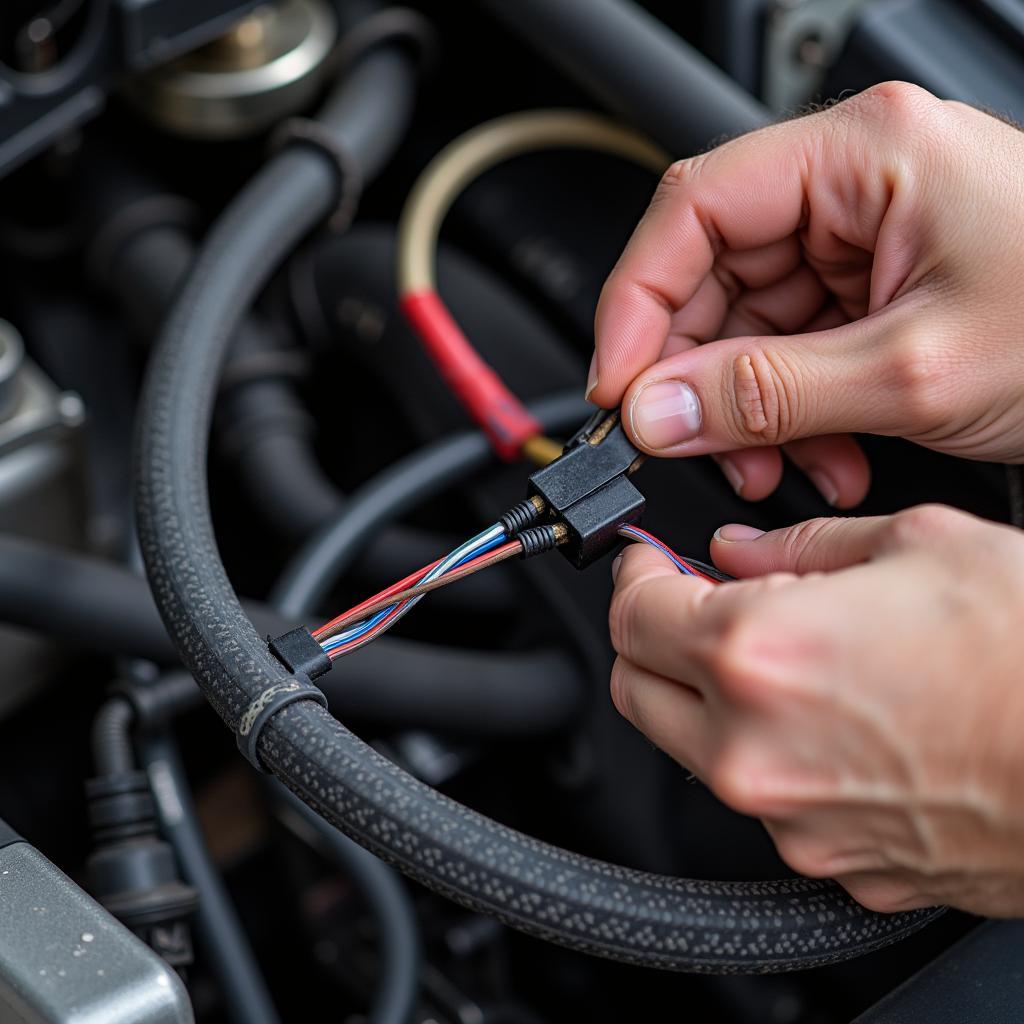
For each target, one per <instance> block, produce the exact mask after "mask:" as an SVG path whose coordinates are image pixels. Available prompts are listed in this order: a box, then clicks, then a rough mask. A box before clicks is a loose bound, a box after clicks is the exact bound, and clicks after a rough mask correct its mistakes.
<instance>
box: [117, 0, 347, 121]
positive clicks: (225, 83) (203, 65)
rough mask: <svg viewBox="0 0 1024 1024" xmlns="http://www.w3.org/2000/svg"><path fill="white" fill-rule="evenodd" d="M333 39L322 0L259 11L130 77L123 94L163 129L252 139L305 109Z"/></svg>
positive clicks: (291, 1) (294, 0)
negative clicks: (217, 35)
mask: <svg viewBox="0 0 1024 1024" xmlns="http://www.w3.org/2000/svg"><path fill="white" fill-rule="evenodd" d="M335 36H336V30H335V25H334V17H333V15H332V13H331V11H330V9H329V8H328V6H327V4H326V3H325V2H324V0H282V2H281V3H279V4H268V5H263V6H260V7H258V8H257V9H256V10H255V11H253V12H252V13H251V14H249V15H247V16H246V17H245V18H243V19H242V20H241V21H239V22H238V23H237V24H236V25H234V26H233V27H232V28H231V30H230V31H229V32H228V33H226V34H225V35H223V36H221V37H220V38H219V39H216V40H214V41H213V42H211V43H208V44H207V45H206V46H204V47H202V48H201V49H198V50H195V51H192V52H190V53H188V54H186V55H185V56H184V57H180V58H178V59H177V60H175V61H172V62H171V63H169V64H165V65H163V66H161V67H159V68H156V69H155V70H153V71H151V72H149V73H148V74H146V75H143V76H141V77H139V78H137V79H135V80H134V82H133V83H132V85H131V88H130V95H131V96H132V98H133V99H134V100H135V102H136V103H138V104H139V106H140V107H141V108H142V109H143V110H144V111H146V113H147V114H148V115H149V116H150V117H151V118H152V119H153V120H154V121H155V122H156V123H157V124H159V125H161V126H162V127H164V128H166V129H167V130H169V131H173V132H177V133H180V134H182V135H190V136H197V137H201V138H235V137H237V136H240V135H251V134H255V133H256V132H259V131H262V130H263V129H265V128H267V127H269V126H270V125H272V124H276V123H277V122H278V121H280V120H281V119H282V118H284V117H287V116H288V115H290V114H293V113H295V112H296V111H297V110H301V109H302V108H303V107H304V106H305V105H306V104H307V103H309V101H310V100H311V99H312V98H313V96H314V95H315V94H316V92H317V90H318V89H319V88H320V86H321V85H322V84H323V76H324V72H325V70H326V67H327V58H328V56H329V55H330V53H331V50H332V48H333V47H334V41H335Z"/></svg>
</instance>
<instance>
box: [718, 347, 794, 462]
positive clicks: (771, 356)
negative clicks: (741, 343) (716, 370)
mask: <svg viewBox="0 0 1024 1024" xmlns="http://www.w3.org/2000/svg"><path fill="white" fill-rule="evenodd" d="M726 382H727V383H726V392H727V394H726V395H725V407H726V408H731V410H732V413H733V423H732V426H733V435H734V436H733V438H732V440H734V441H735V442H736V443H737V445H745V444H749V443H751V442H754V443H758V444H778V443H780V442H782V441H785V440H789V439H790V438H792V437H793V436H794V435H795V433H796V428H797V425H798V424H799V421H800V416H801V415H802V414H803V411H804V410H803V406H802V402H801V388H800V382H801V376H800V372H799V368H798V367H797V366H796V365H795V364H794V363H793V362H792V360H791V359H790V357H789V356H788V355H787V354H786V353H784V352H783V351H782V350H781V349H779V348H776V347H774V346H770V345H769V346H765V347H763V348H760V349H756V350H754V351H752V352H749V353H744V354H742V355H740V356H738V357H737V358H736V359H735V360H734V362H733V365H732V367H731V371H730V372H729V373H727V374H726Z"/></svg>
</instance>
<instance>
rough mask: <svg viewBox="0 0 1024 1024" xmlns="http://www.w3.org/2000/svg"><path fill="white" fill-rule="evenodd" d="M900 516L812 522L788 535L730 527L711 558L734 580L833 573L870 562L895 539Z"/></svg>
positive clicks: (717, 535)
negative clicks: (780, 575)
mask: <svg viewBox="0 0 1024 1024" xmlns="http://www.w3.org/2000/svg"><path fill="white" fill-rule="evenodd" d="M895 518H896V517H894V516H866V517H864V518H860V519H809V520H807V521H806V522H803V523H798V524H797V525H796V526H791V527H788V528H787V529H784V530H773V531H772V532H770V533H759V532H758V531H755V530H752V529H751V527H749V526H738V525H736V524H729V525H727V526H723V527H721V528H720V529H719V530H718V531H716V533H715V536H714V538H713V539H712V541H711V557H712V558H713V559H714V562H715V565H717V566H718V567H719V568H720V569H722V570H723V571H725V572H727V573H729V574H730V575H732V576H737V577H747V576H763V575H765V574H766V573H771V572H793V573H798V574H803V573H809V572H829V571H832V570H834V569H842V568H846V567H847V566H850V565H857V564H859V563H862V562H866V561H868V560H869V559H871V558H872V557H873V556H874V555H876V554H881V553H882V552H883V551H884V550H886V548H887V547H888V546H889V545H890V544H891V542H892V539H893V528H894V527H893V520H894V519H895Z"/></svg>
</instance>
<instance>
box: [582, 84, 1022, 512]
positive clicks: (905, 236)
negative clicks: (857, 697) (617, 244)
mask: <svg viewBox="0 0 1024 1024" xmlns="http://www.w3.org/2000/svg"><path fill="white" fill-rule="evenodd" d="M1022 168H1024V133H1022V132H1020V131H1019V130H1017V129H1016V128H1013V127H1011V126H1010V125H1008V124H1006V123H1004V122H1002V121H999V120H997V119H996V118H994V117H990V116H989V115H987V114H983V113H981V112H980V111H978V110H975V109H973V108H971V107H968V106H965V105H963V104H960V103H952V102H943V101H941V100H938V99H936V98H935V97H934V96H932V95H931V94H930V93H927V92H925V91H924V90H922V89H919V88H917V87H915V86H911V85H907V84H905V83H900V82H890V83H887V84H884V85H879V86H875V87H874V88H871V89H868V90H867V91H866V92H863V93H861V94H860V95H858V96H856V97H854V98H852V99H849V100H846V101H845V102H843V103H840V104H838V105H836V106H834V107H831V108H829V109H827V110H823V111H821V112H819V113H816V114H813V115H810V116H808V117H804V118H800V119H797V120H793V121H787V122H785V123H782V124H777V125H773V126H771V127H769V128H765V129H763V130H761V131H758V132H754V133H752V134H750V135H746V136H743V137H742V138H738V139H735V140H734V141H732V142H729V143H726V144H725V145H723V146H720V147H719V148H718V149H715V150H713V151H711V152H710V153H707V154H704V155H702V156H698V157H694V158H692V159H690V160H682V161H680V162H678V163H676V164H673V165H672V167H670V168H669V170H668V171H667V172H666V174H665V176H664V178H663V180H662V182H661V184H660V186H659V187H658V190H657V192H656V193H655V196H654V198H653V199H652V201H651V205H650V208H649V209H648V211H647V213H646V215H645V216H644V218H643V220H642V221H641V223H640V225H639V227H638V228H637V229H636V232H635V233H634V235H633V238H632V239H631V241H630V242H629V245H628V246H627V248H626V251H625V253H624V254H623V256H622V258H621V259H620V261H619V263H618V265H617V266H616V267H615V269H614V270H613V271H612V273H611V276H610V277H609V278H608V281H607V283H606V284H605V287H604V291H603V293H602V296H601V302H600V305H599V307H598V312H597V324H596V336H597V347H596V352H595V362H594V365H593V367H592V370H591V382H590V383H591V384H592V386H591V387H589V390H588V397H589V398H590V399H591V401H593V402H596V403H597V404H598V405H601V406H605V407H613V406H616V405H619V404H620V403H621V404H622V407H623V411H624V414H625V416H624V419H625V422H626V427H627V430H628V431H629V433H630V435H631V436H632V438H633V440H634V442H635V443H636V444H637V445H638V446H639V447H640V448H642V449H643V450H644V451H646V452H648V453H650V454H652V455H660V456H669V457H678V456H689V455H704V454H714V455H715V456H716V457H717V458H718V459H719V460H720V461H722V462H723V463H725V465H724V467H723V468H725V470H726V473H727V475H728V476H729V477H730V479H731V481H732V482H733V484H734V486H736V487H737V490H738V491H739V492H740V493H741V494H742V495H743V496H744V497H748V498H753V499H756V498H760V497H764V496H765V495H766V494H768V493H770V492H771V491H772V490H773V489H774V488H775V487H776V486H777V484H778V482H779V479H780V476H781V472H782V460H781V456H780V454H779V449H778V447H777V446H779V445H785V448H786V451H787V453H788V454H789V455H790V456H791V457H792V459H793V461H794V462H796V463H797V464H798V465H799V466H800V467H801V468H802V469H803V470H804V471H805V472H807V474H808V475H809V476H810V477H811V479H812V480H813V481H814V482H815V483H816V484H817V486H818V488H819V490H821V492H822V493H823V494H824V496H825V497H826V498H827V499H828V500H830V501H831V502H832V504H834V505H837V506H840V507H848V506H851V505H854V504H856V503H857V502H859V501H860V500H861V499H862V498H863V497H864V494H865V493H866V491H867V487H868V483H869V476H868V466H867V461H866V459H865V458H864V455H863V453H862V452H861V451H860V448H859V446H858V445H857V444H856V442H855V441H853V440H852V438H850V437H849V436H848V435H847V433H846V432H848V431H859V432H865V433H875V434H889V435H898V436H902V437H906V438H908V439H910V440H912V441H916V442H918V443H919V444H922V445H926V446H927V447H929V448H934V449H937V450H940V451H945V452H949V453H952V454H955V455H961V456H965V457H968V458H976V459H985V460H992V461H1002V462H1024V172H1022Z"/></svg>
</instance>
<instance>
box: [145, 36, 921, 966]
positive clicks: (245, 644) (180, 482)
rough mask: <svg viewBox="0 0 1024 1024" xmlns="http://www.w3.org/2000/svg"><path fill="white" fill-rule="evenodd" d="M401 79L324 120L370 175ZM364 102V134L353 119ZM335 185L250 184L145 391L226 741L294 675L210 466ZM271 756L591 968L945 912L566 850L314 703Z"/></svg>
mask: <svg viewBox="0 0 1024 1024" xmlns="http://www.w3.org/2000/svg"><path fill="white" fill-rule="evenodd" d="M384 58H390V59H391V60H390V61H389V62H387V63H383V62H382V61H383V59H384ZM403 71H404V72H405V73H408V68H407V67H406V66H405V65H404V64H403V63H402V61H401V59H400V55H398V54H394V53H391V52H390V51H388V50H387V49H382V50H379V51H376V52H375V53H373V54H371V55H370V56H369V57H367V58H364V60H363V61H362V62H361V63H360V64H359V65H357V66H356V68H355V70H354V71H353V72H352V73H351V75H350V77H349V79H348V82H347V84H346V86H345V88H344V89H343V90H342V93H341V95H342V97H344V103H334V104H332V106H331V108H330V109H329V110H328V112H327V113H326V114H325V116H324V123H325V126H327V127H328V128H329V130H331V131H335V132H337V133H338V134H339V135H341V137H342V138H343V139H344V141H345V147H346V151H347V152H348V153H349V154H350V155H351V156H353V157H354V158H355V159H357V160H358V161H359V162H361V163H362V164H363V166H364V168H367V169H368V173H372V170H373V169H374V163H373V162H372V160H370V159H369V155H368V154H369V150H368V147H367V146H366V142H367V139H366V138H365V136H361V135H360V133H359V132H358V131H357V130H354V128H356V127H357V126H358V124H366V123H367V122H370V123H373V124H374V126H375V127H376V128H378V129H379V128H380V125H379V123H378V122H380V121H384V122H387V121H388V119H389V118H390V116H391V114H390V111H389V108H388V106H387V105H386V103H387V95H388V93H389V92H391V91H393V86H394V83H393V81H391V79H390V76H391V75H392V74H398V75H402V74H403ZM381 75H383V76H384V79H385V80H383V81H382V80H380V78H379V76H381ZM406 82H407V79H406ZM360 106H361V107H362V109H361V117H360V119H359V121H358V122H357V121H354V120H351V119H350V111H351V109H352V108H353V107H360ZM386 129H387V125H386V124H385V126H384V130H385V131H386ZM377 152H379V151H377ZM364 173H365V172H364ZM332 187H333V179H332V169H331V166H330V164H329V163H328V162H327V161H326V160H323V159H322V158H321V157H320V156H319V155H318V154H317V153H315V152H310V151H308V150H285V151H283V152H282V153H280V154H279V155H278V156H276V157H275V158H273V160H272V161H271V162H270V163H268V164H267V165H266V167H264V169H263V170H262V171H261V172H260V173H259V174H258V175H257V176H256V177H255V178H254V179H253V181H252V182H251V183H250V185H249V186H247V187H246V188H245V189H244V190H243V191H242V193H241V194H240V195H239V196H238V197H237V198H236V199H235V200H234V202H233V203H232V204H231V205H230V206H229V207H228V208H227V209H226V210H225V211H224V213H223V214H222V215H221V217H220V218H219V220H218V221H217V223H216V224H215V225H214V226H213V228H212V229H211V231H210V233H209V235H208V236H207V239H206V242H205V244H204V246H203V248H202V251H201V253H200V256H199V258H198V260H197V261H196V264H195V266H194V267H193V270H192V272H191V273H190V275H189V278H188V280H187V282H186V283H185V286H184V288H183V290H182V292H181V294H180V296H179V298H178V300H177V302H176V304H175V308H174V311H173V312H172V314H171V316H170V318H169V320H168V322H167V326H166V328H165V330H164V332H163V336H162V338H161V340H160V342H159V343H158V345H157V347H156V349H155V351H154V353H153V356H152V358H151V361H150V367H149V371H148V374H147V380H146V384H145V387H144V390H143V395H142V402H141V406H140V414H139V434H138V438H137V475H136V489H135V495H136V510H137V518H138V526H139V535H140V541H141V547H142V552H143V556H144V558H145V562H146V571H147V576H148V578H149V581H150V585H151V587H152V588H153V592H154V596H155V598H156V601H157V605H158V607H159V608H160V613H161V615H162V617H163V619H164V622H165V624H166V625H167V628H168V631H169V632H170V633H171V635H172V637H173V639H174V642H175V645H176V646H177V648H178V650H179V652H180V654H181V656H182V659H183V660H184V662H185V664H186V666H187V667H188V668H189V669H190V670H191V671H192V672H193V674H194V675H195V677H196V679H197V681H198V682H199V684H200V686H201V687H202V689H203V692H204V694H205V695H206V697H207V699H208V700H209V701H210V703H211V704H212V705H213V707H214V708H215V709H216V710H217V712H218V714H220V716H221V717H222V718H223V719H224V721H225V722H226V723H227V724H228V726H229V727H230V728H231V729H232V730H237V728H238V726H239V722H240V721H241V719H242V717H243V715H245V714H246V713H247V712H249V713H250V714H251V710H250V709H252V708H253V707H255V706H259V705H256V704H254V702H257V701H263V700H265V697H264V694H265V693H266V692H267V691H269V690H271V688H275V689H276V688H277V687H278V685H279V684H282V683H285V682H286V681H287V680H288V679H289V678H290V677H289V676H288V674H287V673H286V672H285V671H284V669H283V668H282V666H281V665H280V663H279V662H277V661H276V660H275V659H274V658H273V657H272V656H271V655H270V653H269V651H268V649H267V646H266V644H265V642H264V641H263V640H262V639H261V638H260V636H259V634H258V633H257V632H256V630H255V629H254V628H253V626H252V624H251V623H250V622H249V621H248V619H247V618H246V616H245V613H244V611H243V609H242V607H241V605H240V604H239V602H238V599H237V597H236V596H235V594H234V592H233V590H232V588H231V584H230V581H229V580H228V578H227V575H226V573H225V572H224V568H223V565H222V564H221V561H220V557H219V555H218V552H217V546H216V543H215V540H214V535H213V527H212V523H211V519H210V510H209V500H208V494H207V485H206V455H207V441H208V434H209V428H210V420H211V415H212V410H213V405H214V399H215V395H216V390H217V378H218V374H219V370H220V367H221V365H222V363H223V360H224V357H225V355H226V353H227V348H228V345H229V342H230V336H231V332H232V330H233V329H234V328H235V327H236V326H237V324H238V323H239V321H240V320H241V318H242V317H243V315H244V314H245V312H246V310H247V309H248V308H249V307H250V306H251V304H252V302H253V300H254V298H255V297H256V295H257V294H258V293H259V291H260V289H261V288H262V287H263V286H264V284H265V283H266V281H267V280H268V278H269V277H270V275H271V273H272V272H273V270H274V269H275V267H276V266H277V265H278V264H279V263H280V262H281V261H282V259H283V258H284V256H285V255H286V254H287V253H288V252H289V251H291V249H292V247H293V246H294V245H295V244H296V242H298V241H299V240H300V239H301V238H302V237H303V235H305V233H306V232H307V231H308V230H309V229H310V228H311V227H312V226H313V225H314V224H315V223H316V222H317V221H318V220H319V219H320V218H321V217H323V216H324V215H326V213H327V212H328V208H329V205H330V201H331V196H332V194H333V192H332ZM257 752H258V755H259V757H260V759H261V761H262V763H263V765H264V766H265V767H266V768H268V769H269V770H270V771H271V772H273V774H275V775H276V776H277V777H278V778H279V779H280V780H281V781H282V782H284V783H285V784H286V785H287V786H288V787H289V788H290V789H292V791H293V792H295V793H296V794H297V795H298V796H300V797H301V798H302V799H303V800H304V801H305V802H306V803H307V804H309V805H310V806H311V807H313V808H314V809H315V810H316V811H318V812H319V813H320V814H321V815H323V816H324V817H326V818H327V819H328V820H329V821H330V822H332V823H333V824H335V825H336V826H338V827H339V828H340V829H342V831H344V832H346V833H347V834H348V835H349V836H350V837H351V838H353V839H355V840H356V841H357V842H359V843H360V844H361V845H363V846H365V847H366V848H368V849H369V850H371V852H373V853H376V854H377V855H378V856H380V857H381V858H382V859H384V860H387V861H389V862H391V863H392V864H394V865H395V866H396V867H399V868H400V869H401V870H403V871H404V872H405V873H406V874H408V875H410V876H411V877H413V878H415V879H417V880H419V881H421V882H423V883H424V884H425V885H427V886H429V887H430V888H433V889H434V890H436V891H437V892H439V893H441V894H443V895H445V896H448V897H450V898H451V899H453V900H455V901H457V902H459V903H461V904H462V905H464V906H466V907H469V908H471V909H473V910H475V911H479V912H482V913H487V914H491V915H493V916H495V917H497V918H498V919H500V920H502V921H503V922H505V923H507V924H509V925H512V926H514V927H516V928H519V929H522V930H524V931H526V932H528V933H530V934H532V935H534V936H537V937H540V938H543V939H547V940H549V941H552V942H557V943H561V944H563V945H565V946H568V947H571V948H574V949H579V950H582V951H585V952H588V953H592V954H595V955H600V956H606V957H610V958H614V959H618V960H622V961H626V962H631V963H636V964H642V965H646V966H650V967H660V968H666V969H674V970H689V971H706V972H716V973H735V972H750V973H752V972H767V971H779V970H793V969H800V968H808V967H812V966H816V965H820V964H826V963H831V962H834V961H838V960H843V959H848V958H850V957H853V956H858V955H861V954H864V953H867V952H870V951H872V950H875V949H878V948H880V947H882V946H886V945H888V944H890V943H892V942H894V941H895V940H897V939H899V938H902V937H904V936H905V935H908V934H910V933H911V932H913V931H915V930H917V929H918V928H920V927H921V926H922V925H923V924H925V923H926V922H927V921H929V920H930V919H931V918H932V917H933V916H935V914H936V913H937V911H935V910H924V911H914V912H910V913H905V914H894V915H883V914H876V913H872V912H870V911H868V910H866V909H864V908H863V907H861V906H860V905H859V904H857V903H855V902H854V901H853V900H852V899H851V898H850V897H849V896H848V895H847V894H846V893H844V892H843V891H842V890H841V889H840V888H839V887H838V886H836V885H835V884H834V883H832V882H824V881H815V880H811V879H805V878H793V879H783V880H780V881H771V882H751V883H738V882H710V881H694V880H688V879H677V878H668V877H665V876H660V875H653V874H649V873H645V872H641V871H635V870H632V869H629V868H625V867H620V866H617V865H612V864H606V863H603V862H600V861H596V860H593V859H590V858H587V857H582V856H579V855H577V854H574V853H572V852H570V851H568V850H563V849H558V848H556V847H553V846H551V845H549V844H547V843H544V842H541V841H539V840H537V839H534V838H532V837H530V836H526V835H523V834H522V833H519V832H516V831H514V830H512V829H509V828H506V827H504V826H502V825H499V824H498V823H496V822H494V821H492V820H490V819H489V818H487V817H486V816H484V815H482V814H479V813H477V812H475V811H472V810H470V809H469V808H467V807H464V806H462V805H460V804H458V803H456V802H455V801H453V800H451V799H449V798H448V797H446V796H444V795H442V794H441V793H439V792H437V791H436V790H434V789H432V788H430V787H429V786H426V785H424V784H423V783H421V782H419V781H418V780H417V779H415V778H413V777H412V776H411V775H409V774H408V773H407V772H405V771H403V770H402V769H400V768H399V767H398V766H397V765H395V764H393V763H392V762H391V761H389V760H387V758H385V757H383V756H382V755H380V754H378V753H377V752H376V751H375V750H373V748H372V747H370V746H368V745H367V744H366V743H364V742H363V741H361V740H360V739H358V738H357V737H356V736H354V735H353V734H352V733H351V732H349V731H348V730H347V729H345V728H344V727H343V726H342V725H341V724H340V723H339V722H337V721H336V720H335V719H334V718H332V717H331V715H330V714H329V713H328V712H327V711H326V710H324V709H323V708H321V707H319V706H318V705H316V704H314V703H312V702H310V701H299V702H296V703H292V704H290V705H288V706H287V707H285V708H284V709H283V710H281V711H279V712H277V714H276V715H274V716H273V717H272V718H271V719H270V720H269V721H268V723H267V724H266V725H265V727H264V728H263V729H262V731H261V733H260V735H259V742H258V746H257Z"/></svg>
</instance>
